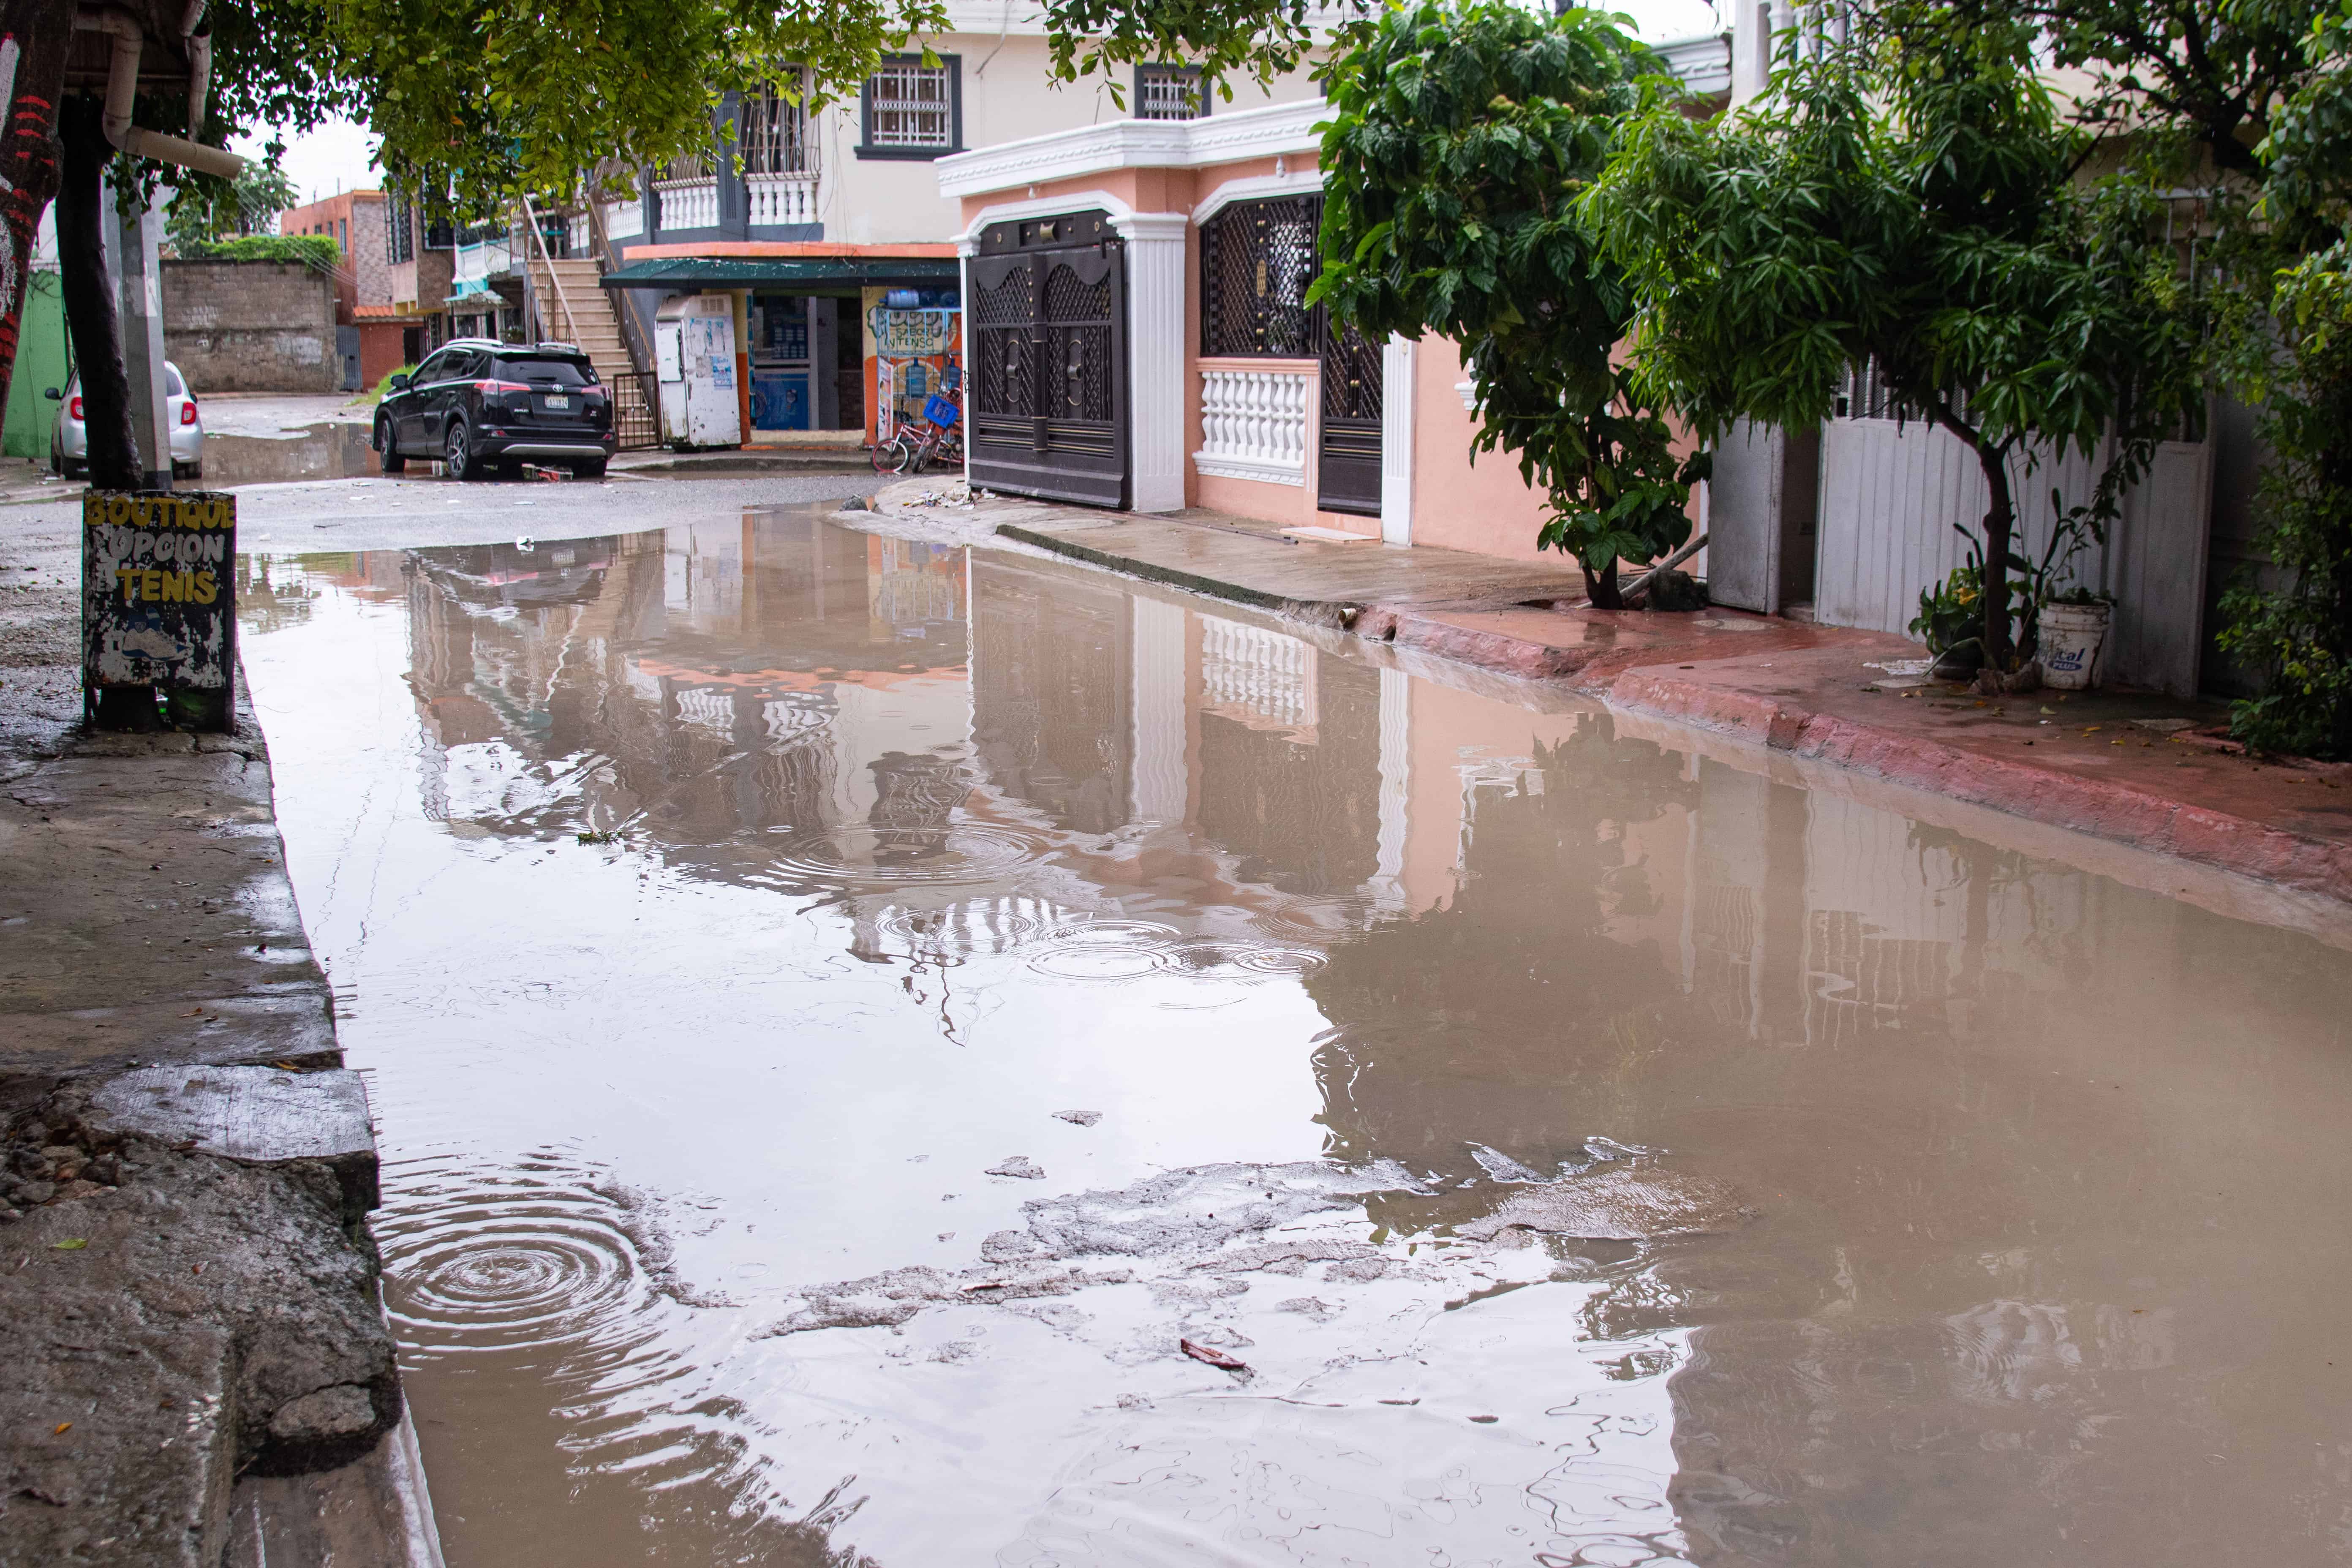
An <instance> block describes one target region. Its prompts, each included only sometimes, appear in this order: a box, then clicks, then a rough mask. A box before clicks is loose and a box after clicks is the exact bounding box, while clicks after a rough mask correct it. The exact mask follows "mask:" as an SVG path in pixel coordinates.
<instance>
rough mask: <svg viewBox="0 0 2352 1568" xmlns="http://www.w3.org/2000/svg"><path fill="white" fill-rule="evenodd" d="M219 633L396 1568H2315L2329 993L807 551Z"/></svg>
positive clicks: (285, 564)
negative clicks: (304, 993)
mask: <svg viewBox="0 0 2352 1568" xmlns="http://www.w3.org/2000/svg"><path fill="white" fill-rule="evenodd" d="M249 572H250V574H252V575H253V576H254V577H255V578H256V579H257V580H256V581H254V582H251V583H249V584H248V585H247V590H246V603H247V605H248V607H249V622H248V631H247V642H246V645H245V656H246V658H247V665H248V668H249V669H250V671H251V675H252V679H253V683H254V686H255V689H256V698H257V705H258V707H259V710H260V712H261V715H262V719H263V721H264V724H265V726H266V728H267V730H268V735H269V741H270V746H271V752H272V756H273V759H274V762H275V765H276V769H277V782H278V795H279V808H280V812H281V815H282V819H283V824H284V829H285V834H286V838H287V844H288V855H289V864H290V866H291V868H292V870H293V873H294V879H295V883H296V887H297V889H298V890H299V895H300V898H301V901H302V907H303V911H304V914H305V916H306V917H307V922H308V924H309V926H310V931H312V933H313V936H314V938H315V940H316V941H317V942H318V945H319V948H320V953H321V956H322V957H323V958H324V959H325V961H326V963H328V965H329V966H330V970H331V976H332V979H333V981H334V984H335V986H336V990H337V993H338V995H339V998H340V1003H341V1011H342V1022H341V1030H342V1038H343V1042H344V1045H345V1047H346V1048H347V1050H348V1052H349V1054H350V1058H351V1059H352V1062H353V1063H354V1065H356V1066H359V1067H361V1068H363V1069H364V1070H365V1071H366V1072H367V1074H368V1076H369V1081H370V1084H371V1089H372V1093H373V1102H374V1109H375V1113H376V1117H377V1120H378V1122H379V1124H380V1128H381V1131H382V1141H383V1152H384V1157H385V1161H386V1165H385V1172H384V1185H385V1194H386V1201H385V1207H384V1209H383V1212H382V1213H381V1214H380V1215H379V1216H378V1217H377V1221H376V1229H377V1235H378V1237H380V1238H381V1241H382V1243H383V1250H384V1253H385V1257H386V1260H387V1267H388V1279H389V1283H388V1297H389V1304H390V1307H391V1310H392V1312H393V1313H394V1318H395V1320H396V1322H397V1325H398V1329H399V1332H400V1335H401V1338H402V1341H403V1343H404V1346H405V1354H406V1362H405V1365H406V1369H407V1386H408V1390H409V1394H410V1398H411V1401H412V1405H413V1407H414V1410H415V1415H416V1420H417V1427H418V1431H419V1433H420V1435H421V1437H422V1439H423V1445H424V1450H425V1458H426V1461H427V1465H428V1468H429V1470H430V1475H431V1484H432V1489H433V1496H434V1501H435V1504H436V1511H437V1514H438V1518H439V1522H440V1528H441V1531H442V1537H443V1540H444V1542H445V1543H446V1548H447V1552H448V1556H449V1561H450V1563H452V1564H453V1565H455V1568H530V1565H538V1564H546V1565H549V1568H600V1565H604V1564H635V1563H672V1564H691V1565H702V1564H713V1563H763V1564H798V1563H806V1564H815V1563H828V1564H833V1563H838V1564H866V1563H871V1564H883V1565H888V1568H901V1565H908V1568H916V1565H919V1568H936V1565H942V1564H961V1563H986V1564H1004V1565H1008V1568H1047V1565H1053V1564H1059V1565H1066V1568H1075V1565H1078V1564H1122V1565H1123V1564H1137V1565H1145V1564H1149V1565H1155V1568H1157V1565H1161V1564H1210V1563H1214V1564H1318V1565H1322V1564H1332V1565H1336V1564H1373V1565H1390V1564H1413V1565H1424V1564H1432V1565H1434V1564H1444V1565H1452V1568H1460V1565H1465V1564H1474V1563H1507V1564H1542V1565H1549V1568H1560V1565H1563V1564H1610V1565H1631V1564H1637V1563H1709V1564H1748V1563H1756V1564H1766V1563H1769V1564H1805V1565H1811V1564H1832V1563H1834V1564H1873V1565H1876V1564H1890V1563H1905V1564H1952V1565H1956V1568H1957V1565H1962V1564H1967V1565H1981V1564H1987V1563H2001V1564H2022V1563H2053V1564H2116V1565H2119V1568H2120V1565H2132V1568H2140V1565H2145V1564H2151V1563H2225V1562H2226V1563H2265V1564H2268V1563H2279V1564H2286V1563H2298V1564H2299V1563H2336V1562H2343V1561H2346V1560H2347V1557H2352V1342H2347V1338H2346V1336H2345V1332H2344V1323H2345V1321H2346V1308H2345V1302H2346V1300H2347V1295H2352V1268H2347V1244H2346V1225H2345V1219H2344V1215H2345V1198H2346V1194H2347V1177H2352V1140H2347V1138H2346V1137H2345V1134H2344V1130H2345V1128H2346V1127H2347V1125H2352V1068H2348V1067H2347V1063H2352V1046H2347V1040H2346V1038H2345V1032H2346V1020H2347V1018H2352V1007H2347V1003H2352V995H2347V978H2346V974H2347V964H2346V963H2345V961H2344V957H2343V955H2342V953H2341V952H2337V951H2335V950H2333V949H2331V948H2330V947H2327V946H2326V945H2323V944H2322V943H2321V942H2318V941H2316V940H2314V939H2313V938H2311V937H2308V936H2304V935H2299V934H2295V933H2294V932H2291V931H2282V930H2276V929H2266V928H2263V927H2260V926H2256V925H2252V924H2247V923H2241V922H2237V921H2230V920H2227V919H2223V918H2221V916H2218V915H2215V914H2211V913H2208V912H2205V911H2204V910H2200V909H2199V908H2196V907H2193V906H2192V905H2191V904H2190V903H2189V902H2187V901H2181V900H2175V899H2173V898H2170V897H2168V896H2166V893H2167V890H2168V889H2166V887H2165V884H2164V883H2163V881H2162V878H2163V876H2164V874H2165V873H2164V872H2163V871H2162V869H2161V868H2155V869H2154V870H2153V871H2152V872H2151V873H2150V875H2149V876H2148V877H2147V878H2146V879H2143V880H2144V881H2145V882H2146V883H2147V886H2152V887H2154V888H2155V889H2157V890H2155V891H2150V890H2146V889H2145V888H2143V887H2135V886H2131V885H2127V881H2128V879H2126V880H2116V879H2110V878H2109V877H2106V876H2102V875H2097V874H2094V873H2092V872H2090V871H2086V870H2083V869H2080V868H2075V867H2073V866H2070V865H2068V864H2065V863H2062V862H2060V861H2056V860H2052V859H2047V858H2032V857H2029V856H2028V855H2025V854H2023V853H2021V852H2018V851H2017V850H2014V849H2011V848H2008V847H2002V845H2001V844H2000V843H1998V842H1992V841H1989V840H1988V839H1986V838H1983V837H1969V834H1968V833H1967V832H1964V831H1962V830H1961V829H1962V827H1966V826H1969V825H1968V824H1967V823H1965V822H1962V823H1960V824H1959V826H1951V825H1949V824H1950V823H1951V822H1952V821H1954V820H1957V819H1950V818H1947V819H1946V822H1947V825H1944V826H1939V825H1938V822H1937V820H1936V819H1935V818H1936V811H1937V803H1934V802H1931V801H1925V800H1922V799H1920V798H1919V797H1888V798H1879V797H1875V796H1872V795H1869V794H1868V793H1867V792H1866V791H1865V790H1864V789H1863V788H1862V787H1861V786H1859V785H1855V784H1847V785H1843V786H1837V787H1832V785H1830V784H1827V783H1822V784H1819V786H1818V787H1816V788H1813V789H1811V790H1810V791H1808V790H1806V789H1803V788H1800V787H1797V786H1796V785H1795V784H1791V783H1789V782H1776V780H1775V778H1774V776H1773V775H1771V774H1770V773H1769V772H1767V771H1765V768H1766V764H1765V763H1763V762H1762V760H1761V759H1760V758H1759V757H1758V756H1756V755H1753V754H1750V753H1747V752H1738V751H1735V750H1731V749H1728V748H1721V747H1716V748H1713V749H1711V750H1710V749H1706V748H1701V749H1698V750H1694V749H1693V748H1694V745H1695V743H1696V742H1695V740H1694V738H1693V737H1692V736H1690V735H1688V734H1687V733H1685V732H1682V731H1673V730H1670V729H1664V728H1646V727H1643V726H1640V725H1637V724H1635V723H1634V722H1633V721H1629V720H1624V719H1617V720H1612V718H1611V717H1610V716H1608V715H1606V714H1605V713H1602V712H1600V711H1598V710H1590V709H1581V708H1575V707H1570V706H1564V705H1555V707H1554V710H1537V708H1531V707H1529V706H1526V705H1524V704H1523V702H1522V700H1519V699H1518V698H1515V697H1514V696H1513V695H1512V694H1511V693H1510V692H1508V691H1505V690H1501V689H1496V690H1494V691H1488V692H1486V693H1485V694H1480V693H1479V692H1476V691H1473V690H1465V689H1455V688H1454V687H1452V686H1448V685H1444V684H1439V683H1437V682H1436V681H1434V680H1430V679H1421V678H1419V677H1417V676H1415V675H1412V674H1408V673H1406V672H1405V671H1402V670H1401V669H1396V668H1380V667H1378V666H1376V665H1374V664H1372V663H1368V662H1365V661H1364V656H1363V655H1361V654H1360V652H1357V651H1352V650H1349V649H1347V648H1344V647H1341V646H1340V645H1339V644H1337V643H1334V644H1333V645H1331V646H1330V647H1318V645H1317V644H1316V643H1315V642H1314V641H1312V640H1310V639H1309V638H1307V637H1302V636H1300V635H1297V633H1296V630H1295V628H1294V629H1291V630H1286V629H1284V628H1281V627H1278V626H1275V625H1273V624H1271V623H1265V622H1261V621H1259V620H1256V619H1254V618H1252V617H1250V616H1248V615H1246V614H1245V613H1243V612H1239V611H1232V610H1227V609H1223V608H1221V607H1219V606H1216V605H1212V604H1209V603H1207V602H1204V601H1188V600H1181V599H1179V598H1176V597H1172V596H1162V595H1157V594H1156V593H1152V592H1148V591H1144V590H1133V589H1130V587H1129V585H1126V584H1121V583H1119V582H1118V581H1116V580H1114V579H1111V578H1108V577H1106V576H1100V575H1096V574H1088V573H1086V572H1084V571H1081V570H1077V569H1073V568H1067V567H1064V566H1061V565H1057V564H1051V563H1038V562H1032V561H1028V560H1024V559H1016V558H1013V557H1009V556H1005V555H1002V554H992V553H988V552H980V553H975V554H972V555H971V556H967V555H966V554H965V553H964V552H961V551H950V550H948V549H945V548H940V547H934V546H929V545H924V544H916V543H908V542H899V541H895V540H888V539H883V538H877V537H868V536H866V535H864V534H860V533H856V532H852V531H844V530H840V529H837V528H835V527H834V526H832V525H830V524H828V523H826V522H824V521H819V520H818V519H816V518H814V517H813V516H803V515H797V514H791V513H760V514H752V515H750V516H747V517H743V518H741V519H740V520H739V519H735V518H731V517H730V518H726V519H722V520H719V521H716V522H714V523H713V524H711V525H709V526H698V527H694V528H677V529H672V530H669V531H667V532H660V531H656V532H646V533H640V534H633V535H625V536H620V537H613V538H604V539H590V540H575V541H571V542H560V543H553V544H548V543H542V544H540V545H538V546H537V547H536V548H534V549H531V550H521V549H518V548H515V547H512V546H496V547H483V548H478V549H459V550H435V551H425V552H417V553H413V554H403V553H401V552H392V553H381V554H365V555H343V556H309V557H301V558H292V557H282V558H278V559H274V560H273V559H267V558H265V559H261V560H257V561H256V562H254V563H251V564H250V567H249ZM1456 679H1468V678H1467V677H1459V678H1456ZM1906 811H1908V812H1911V813H1914V814H1915V815H1913V816H1906V815H1904V813H1905V812H1906ZM1974 830H1975V831H1978V832H1984V831H1987V830H1986V829H1984V828H1983V827H1982V826H1977V827H1976V828H1975V829H1974ZM1995 837H1998V834H1997V832H1996V834H1995ZM2102 863H2103V864H2107V865H2109V866H2110V868H2113V866H2114V864H2115V862H2114V860H2113V858H2112V855H2110V858H2109V859H2108V860H2107V861H2105V862H2102ZM2153 864H2154V863H2150V865H2151V867H2153Z"/></svg>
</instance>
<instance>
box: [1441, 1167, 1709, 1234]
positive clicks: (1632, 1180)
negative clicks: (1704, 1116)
mask: <svg viewBox="0 0 2352 1568" xmlns="http://www.w3.org/2000/svg"><path fill="white" fill-rule="evenodd" d="M1755 1217H1756V1211H1755V1210H1753V1209H1750V1208H1748V1207H1746V1206H1745V1205H1742V1204H1741V1203H1740V1201H1739V1194H1738V1192H1737V1191H1736V1190H1735V1189H1734V1188H1733V1187H1732V1186H1731V1185H1730V1184H1728V1183H1727V1182H1719V1181H1717V1180H1716V1179H1715V1178H1714V1177H1712V1176H1685V1175H1677V1174H1675V1173H1672V1172H1668V1171H1602V1172H1600V1173H1596V1174H1593V1175H1590V1176H1571V1177H1570V1178H1568V1179H1567V1180H1565V1181H1560V1182H1555V1183H1553V1184H1550V1185H1548V1186H1541V1187H1531V1188H1528V1189H1526V1190H1524V1191H1520V1192H1516V1193H1513V1194H1511V1195H1510V1196H1509V1197H1507V1198H1506V1199H1504V1200H1503V1205H1502V1206H1501V1207H1500V1208H1498V1209H1496V1211H1495V1212H1494V1213H1493V1214H1490V1215H1486V1217H1485V1218H1484V1219H1475V1220H1472V1221H1470V1222H1468V1223H1467V1224H1465V1225H1460V1226H1455V1227H1454V1233H1455V1234H1456V1235H1458V1236H1465V1237H1470V1238H1471V1239H1473V1240H1475V1241H1492V1240H1493V1239H1495V1237H1496V1236H1497V1235H1498V1234H1499V1233H1501V1232H1503V1231H1505V1230H1508V1229H1510V1228H1512V1227H1513V1226H1517V1227H1519V1228H1521V1229H1525V1230H1539V1231H1543V1232H1545V1233H1547V1234H1549V1235H1552V1236H1574V1237H1586V1238H1589V1239H1591V1240H1596V1241H1644V1240H1649V1239H1652V1238H1654V1237H1668V1236H1702V1235H1706V1234H1707V1233H1709V1232H1713V1231H1724V1230H1734V1229H1737V1228H1738V1227H1739V1226H1743V1225H1745V1224H1747V1223H1748V1221H1749V1220H1751V1219H1754V1218H1755Z"/></svg>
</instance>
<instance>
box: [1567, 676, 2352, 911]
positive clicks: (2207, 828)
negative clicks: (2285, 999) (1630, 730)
mask: <svg viewBox="0 0 2352 1568" xmlns="http://www.w3.org/2000/svg"><path fill="white" fill-rule="evenodd" d="M1593 694H1594V695H1596V696H1599V697H1601V698H1603V699H1604V700H1607V701H1608V702H1609V703H1610V705H1611V706H1612V707H1619V708H1625V709H1630V710H1633V711H1635V712H1640V713H1646V714H1650V715H1653V716H1655V717H1658V718H1664V719H1671V720H1675V721H1678V722H1681V723H1685V724H1691V725H1696V726H1697V727H1699V728H1701V729H1706V730H1713V731H1718V732H1720V733H1726V734H1731V735H1736V736H1738V737H1739V738H1740V739H1742V740H1746V741H1748V742H1754V743H1757V744H1760V745H1764V746H1767V747H1769V748H1770V749H1772V750H1774V751H1780V752H1789V753H1790V754H1791V755H1794V756H1800V757H1804V758H1807V759H1809V760H1811V761H1816V762H1823V763H1830V764H1831V765H1832V766H1835V767H1841V768H1850V769H1853V771H1855V772H1857V773H1868V774H1870V775H1872V776H1873V777H1875V778H1880V779H1885V780H1886V781H1887V782H1889V783H1892V784H1901V785H1904V786H1906V787H1907V788H1910V789H1917V790H1925V791H1927V792H1928V793H1930V794H1932V795H1942V796H1945V797H1947V798H1948V799H1952V800H1958V801H1965V802H1967V803H1968V804H1969V805H1981V806H1985V807H1989V808H1990V809H1991V810H1994V811H1999V812H2001V813H2004V814H2006V815H2008V816H2021V817H2024V818H2025V819H2027V820H2028V821H2032V822H2039V823H2042V824H2044V825H2046V826H2052V827H2063V828H2065V829H2068V830H2069V831H2071V832H2075V833H2084V834H2088V835H2090V836H2091V837H2096V838H2105V839H2110V840H2113V841H2115V842H2116V843H2121V844H2126V845H2129V846H2130V847H2133V848H2136V849H2144V850H2147V851H2150V852H2152V853H2155V854H2158V855H2168V856H2171V857H2173V858H2176V859H2181V860H2190V861H2194V862H2196V863H2198V864H2200V865H2203V866H2210V867H2212V868H2216V869H2218V870H2222V871H2229V872H2232V873H2235V874H2236V875H2239V876H2243V877H2252V878H2254V879H2257V880H2260V881H2264V882H2271V883H2275V884H2277V885H2279V886H2281V887H2285V888H2292V889H2296V890H2297V891H2301V892H2306V893H2313V894H2316V895H2318V896H2320V897H2322V898H2327V899H2334V900H2342V901H2346V902H2352V847H2347V846H2346V845H2342V844H2335V843H2330V842H2328V841H2326V840H2325V839H2318V838H2313V837H2308V836H2306V835H2304V834H2299V833H2288V832H2284V831H2283V830H2281V829H2279V828H2275V827H2273V826H2269V825H2268V824H2266V823H2263V822H2258V821H2255V820H2253V819H2252V818H2251V817H2244V816H2235V815H2233V814H2231V813H2228V812H2221V811H2215V810H2212V809H2210V808H2209V807H2205V806H2199V805H2190V804H2189V803H2188V802H2186V801H2180V800H2174V799H2169V798H2168V797H2166V796H2163V795H2156V794H2153V793H2151V792H2149V791H2147V790H2142V789H2136V788H2134V787H2132V786H2131V785H2129V784H2112V783H2107V782H2105V781H2101V780H2093V779H2085V778H2081V777H2077V776H2076V775H2074V774H2072V773H2061V772H2059V771H2058V770H2056V769H2053V768H2042V767H2036V766H2034V765H2033V764H2032V763H2026V762H2022V761H2017V762H2011V761H2006V760H2004V759H2002V758H2000V757H1990V756H1986V755H1985V754H1983V753H1982V752H1974V751H1969V750H1968V749H1966V748H1964V747H1958V746H1948V745H1944V744H1941V743H1939V742H1934V741H1928V740H1923V739H1921V738H1920V737H1918V736H1916V735H1904V734H1898V733H1895V731H1888V730H1882V729H1879V728H1877V727H1875V726H1873V725H1867V724H1858V723H1855V722H1854V721H1852V720H1848V719H1841V718H1837V717H1834V716H1832V715H1830V714H1823V713H1814V712H1811V711H1808V710H1804V709H1801V708H1796V707H1792V706H1790V705H1788V704H1785V703H1782V702H1780V701H1777V700H1773V699H1771V698H1767V697H1759V696H1755V695H1753V694H1750V693H1747V692H1739V691H1727V690H1725V689H1722V688H1719V687H1712V686H1707V685H1706V684H1704V683H1701V682H1696V681H1690V680H1684V679H1678V678H1676V677H1675V676H1672V675H1668V674H1664V673H1661V672H1660V671H1658V670H1656V669H1654V668H1643V669H1632V670H1627V671H1625V672H1624V673H1623V674H1622V675H1620V676H1618V677H1617V678H1616V679H1614V680H1612V681H1610V682H1608V683H1607V684H1606V686H1605V687H1602V688H1601V689H1597V690H1596V691H1594V693H1593Z"/></svg>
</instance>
